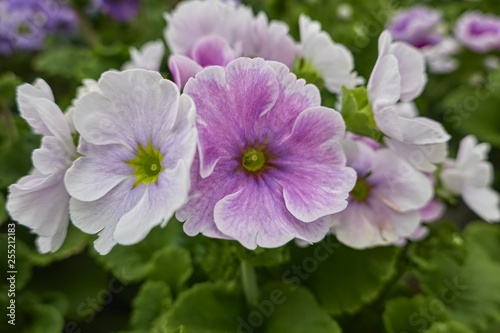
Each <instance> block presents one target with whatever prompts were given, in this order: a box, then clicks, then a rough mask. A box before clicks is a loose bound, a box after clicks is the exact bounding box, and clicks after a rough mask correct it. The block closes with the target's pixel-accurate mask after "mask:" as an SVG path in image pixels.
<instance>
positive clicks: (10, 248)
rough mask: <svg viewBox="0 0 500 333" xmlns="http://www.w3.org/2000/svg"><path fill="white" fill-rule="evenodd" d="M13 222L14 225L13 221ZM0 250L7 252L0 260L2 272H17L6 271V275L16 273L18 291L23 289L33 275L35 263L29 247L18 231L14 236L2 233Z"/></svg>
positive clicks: (17, 226)
mask: <svg viewBox="0 0 500 333" xmlns="http://www.w3.org/2000/svg"><path fill="white" fill-rule="evenodd" d="M12 224H13V225H14V223H13V222H12ZM9 226H10V223H9V224H7V227H9ZM16 228H19V225H17V224H16ZM0 251H1V253H5V256H2V258H3V260H1V261H0V270H1V271H2V272H9V271H14V272H17V273H6V275H7V276H10V275H15V280H16V291H20V290H22V289H23V288H24V287H25V286H26V284H28V282H29V281H30V280H31V276H32V267H33V265H32V263H31V260H30V249H29V247H28V246H27V245H26V244H25V243H24V242H23V241H22V240H21V239H19V237H18V235H17V233H16V234H15V236H14V238H13V236H10V237H9V236H8V235H7V234H0ZM11 265H12V266H11ZM2 282H3V281H2Z"/></svg>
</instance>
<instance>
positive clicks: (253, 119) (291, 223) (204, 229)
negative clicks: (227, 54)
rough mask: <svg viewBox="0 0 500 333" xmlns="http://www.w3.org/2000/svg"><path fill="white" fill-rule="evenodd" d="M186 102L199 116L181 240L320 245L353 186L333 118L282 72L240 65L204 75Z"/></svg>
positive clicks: (259, 63)
mask: <svg viewBox="0 0 500 333" xmlns="http://www.w3.org/2000/svg"><path fill="white" fill-rule="evenodd" d="M185 93H186V94H188V95H189V96H191V97H192V98H193V100H194V102H195V104H196V108H197V110H198V120H197V127H198V132H199V146H198V152H199V155H198V160H199V163H197V161H195V163H194V165H193V169H192V173H191V175H192V176H191V177H192V188H191V191H190V194H189V201H188V203H187V204H186V206H185V207H183V208H182V209H181V210H179V211H178V212H177V215H176V216H177V218H178V219H179V220H181V221H185V222H184V231H185V232H186V233H187V234H188V235H196V234H198V233H202V234H204V235H206V236H209V237H218V238H230V239H236V240H237V241H239V242H240V243H241V244H243V246H245V247H247V248H250V249H254V248H256V247H257V246H261V247H278V246H281V245H283V244H285V243H286V242H288V241H290V240H292V239H294V238H298V239H302V240H304V241H307V242H309V243H311V242H317V241H319V240H321V239H322V238H323V237H324V236H325V234H326V233H327V231H328V229H329V220H328V219H327V218H325V216H327V215H330V214H333V213H336V212H339V211H341V210H343V209H344V208H345V207H346V205H347V202H346V199H347V196H348V192H349V191H350V190H351V189H352V187H353V186H354V183H355V173H354V170H352V169H351V168H348V167H346V166H345V156H344V153H343V151H342V147H341V145H340V143H339V140H340V139H341V138H343V136H344V134H345V124H344V122H343V119H342V117H341V116H340V114H339V113H338V112H337V111H335V110H333V109H329V108H325V107H321V106H320V102H321V99H320V94H319V90H318V89H317V88H316V87H315V86H313V85H306V84H305V81H304V80H302V79H299V80H297V78H296V76H295V75H294V74H292V73H290V72H289V69H288V67H287V66H285V65H284V64H282V63H278V62H272V61H264V60H263V59H261V58H256V59H249V58H239V59H236V60H234V61H232V62H231V63H229V64H228V65H227V67H225V68H223V67H219V66H212V67H208V68H205V69H204V70H203V71H201V72H200V73H198V74H197V75H196V77H195V78H194V79H192V80H189V82H188V83H187V85H186V87H185Z"/></svg>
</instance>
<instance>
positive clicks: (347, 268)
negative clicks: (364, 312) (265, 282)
mask: <svg viewBox="0 0 500 333" xmlns="http://www.w3.org/2000/svg"><path fill="white" fill-rule="evenodd" d="M398 253H399V249H398V248H395V247H378V248H374V249H368V250H362V251H360V250H354V249H351V248H348V247H346V246H344V245H341V244H340V243H338V242H337V241H336V240H335V239H334V238H333V237H332V236H328V237H326V238H325V239H324V240H323V241H322V242H320V243H318V244H315V245H312V246H308V247H306V248H297V247H295V248H294V249H293V252H292V258H293V260H292V261H293V263H294V264H293V265H290V268H288V269H287V270H285V271H284V272H283V275H282V278H283V279H288V280H290V281H292V282H293V283H294V284H296V285H300V284H304V285H306V286H308V287H309V289H310V290H312V292H313V293H314V295H315V296H316V298H317V299H318V301H319V303H320V304H321V305H322V306H323V307H324V308H325V309H326V310H327V311H328V312H329V313H330V314H332V315H339V314H343V313H353V312H355V311H357V310H359V309H360V308H361V307H362V306H363V305H364V304H367V303H369V302H371V301H373V300H374V299H375V298H376V297H377V296H378V295H379V293H380V291H381V290H382V289H383V288H384V285H385V283H386V282H388V281H389V280H390V279H391V278H392V276H393V275H394V273H395V272H396V262H397V258H398Z"/></svg>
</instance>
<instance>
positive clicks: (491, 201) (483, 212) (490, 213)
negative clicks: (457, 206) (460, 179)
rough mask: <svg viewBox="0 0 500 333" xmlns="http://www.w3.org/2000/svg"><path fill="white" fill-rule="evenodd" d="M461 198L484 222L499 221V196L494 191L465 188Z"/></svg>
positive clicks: (486, 188)
mask: <svg viewBox="0 0 500 333" xmlns="http://www.w3.org/2000/svg"><path fill="white" fill-rule="evenodd" d="M462 198H463V199H464V201H465V203H466V204H467V206H469V208H470V209H472V210H473V211H474V213H476V214H477V215H479V217H481V218H482V219H484V220H485V221H488V222H498V221H500V207H499V204H500V195H499V194H498V193H497V192H496V191H494V190H492V189H491V188H488V187H474V186H466V187H465V188H464V190H463V193H462Z"/></svg>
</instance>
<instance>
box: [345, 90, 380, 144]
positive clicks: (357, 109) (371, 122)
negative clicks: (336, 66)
mask: <svg viewBox="0 0 500 333" xmlns="http://www.w3.org/2000/svg"><path fill="white" fill-rule="evenodd" d="M342 117H343V118H344V120H345V123H346V126H347V130H348V131H350V132H353V133H355V134H359V135H363V136H368V137H371V138H373V139H375V140H378V139H379V138H380V137H381V134H380V132H379V131H378V129H377V126H376V124H375V118H374V116H373V111H372V109H371V106H370V104H369V102H368V92H367V91H366V88H365V87H358V88H353V89H347V88H346V87H342Z"/></svg>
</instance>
